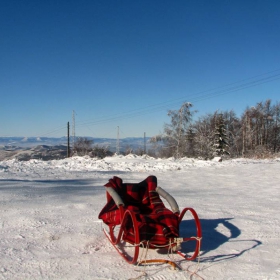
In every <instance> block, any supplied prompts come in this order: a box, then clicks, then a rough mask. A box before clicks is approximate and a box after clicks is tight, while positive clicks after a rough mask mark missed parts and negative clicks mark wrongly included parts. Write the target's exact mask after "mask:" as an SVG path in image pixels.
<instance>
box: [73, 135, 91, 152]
mask: <svg viewBox="0 0 280 280" xmlns="http://www.w3.org/2000/svg"><path fill="white" fill-rule="evenodd" d="M92 144H93V140H90V139H88V138H86V137H79V138H78V139H77V140H76V142H75V145H74V149H73V153H74V154H76V155H78V156H85V155H88V154H89V152H90V151H91V150H92Z"/></svg>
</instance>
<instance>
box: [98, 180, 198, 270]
mask: <svg viewBox="0 0 280 280" xmlns="http://www.w3.org/2000/svg"><path fill="white" fill-rule="evenodd" d="M105 187H106V195H107V204H106V205H105V206H104V208H103V209H102V211H101V212H100V214H99V218H100V219H102V220H103V222H104V223H105V224H106V225H107V226H108V229H107V230H106V229H105V227H104V228H103V230H104V233H105V235H106V236H107V238H108V239H109V241H110V242H111V244H112V245H113V246H114V247H115V249H116V250H117V252H118V253H119V254H120V255H121V256H122V257H123V258H124V259H125V260H126V261H127V262H128V263H130V264H140V265H145V264H150V263H159V262H160V263H169V264H170V265H171V266H172V267H173V268H176V266H177V265H176V264H175V263H174V262H173V261H170V260H166V259H147V258H146V255H145V256H144V258H143V256H139V255H140V249H142V250H144V251H145V250H146V251H148V249H166V250H168V252H172V253H176V254H178V255H180V256H181V257H182V258H184V259H185V260H187V261H193V260H195V259H196V258H197V257H198V256H199V252H200V248H201V239H202V232H201V225H200V221H199V218H198V215H197V213H196V211H195V210H194V209H193V208H184V209H183V210H182V211H181V212H180V210H179V207H178V204H177V202H176V201H175V199H174V198H173V197H172V196H171V195H170V194H169V193H167V192H166V191H164V190H163V189H162V188H160V187H158V186H157V178H156V177H155V176H149V177H148V178H146V179H145V180H144V181H142V182H140V183H138V184H123V183H122V179H120V178H118V177H114V178H112V179H110V180H109V182H108V183H107V184H106V185H105ZM160 197H163V198H165V199H166V200H167V202H168V203H169V205H170V208H171V209H172V211H171V210H169V209H168V208H166V207H165V205H164V204H163V202H162V200H161V198H160ZM186 214H190V215H189V216H191V218H192V223H193V224H194V225H195V232H192V234H191V235H189V236H188V235H187V234H186V235H185V233H184V232H185V231H186V230H187V228H185V226H186V225H182V221H184V217H185V215H186ZM188 222H189V221H188ZM180 226H183V227H184V228H183V230H182V231H183V233H181V234H180ZM181 235H182V236H181ZM189 243H192V245H193V246H192V247H194V248H192V249H191V253H186V252H185V251H186V250H187V249H186V248H188V246H187V245H188V244H189Z"/></svg>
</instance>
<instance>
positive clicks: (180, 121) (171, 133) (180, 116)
mask: <svg viewBox="0 0 280 280" xmlns="http://www.w3.org/2000/svg"><path fill="white" fill-rule="evenodd" d="M191 107H192V104H191V103H189V102H185V103H183V104H182V106H181V108H180V109H179V110H170V111H168V114H167V115H168V116H169V117H170V118H171V123H170V124H165V126H164V135H163V137H162V138H161V139H163V140H164V141H165V148H168V150H169V151H170V153H171V154H172V155H173V156H174V157H176V158H180V157H182V156H184V155H186V150H187V137H186V134H187V131H188V129H189V127H190V125H191V121H192V117H193V114H194V113H195V112H194V111H191V110H190V108H191Z"/></svg>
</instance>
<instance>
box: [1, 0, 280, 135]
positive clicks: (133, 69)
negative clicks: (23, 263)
mask: <svg viewBox="0 0 280 280" xmlns="http://www.w3.org/2000/svg"><path fill="white" fill-rule="evenodd" d="M279 14H280V1H278V0H271V1H258V0H254V1H251V0H246V1H244V0H242V1H241V0H235V1H225V0H220V1H217V0H212V1H209V0H205V1H199V0H197V1H194V0H193V1H190V0H189V1H187V0H184V1H180V0H179V1H171V0H170V1H165V0H141V1H140V0H139V1H137V0H135V1H131V0H120V1H118V0H108V1H106V0H99V1H95V0H79V1H78V0H76V1H71V0H67V1H66V0H65V1H64V0H60V1H57V0H48V1H37V0H26V1H21V0H9V1H4V0H2V1H0V26H1V27H0V36H1V44H0V97H1V102H0V104H1V105H0V120H1V121H0V136H2V137H5V136H38V137H40V136H41V137H42V136H45V137H60V136H65V135H66V133H67V131H66V126H67V122H68V121H69V122H70V124H72V112H73V110H74V111H75V133H76V135H77V136H92V137H113V138H115V137H116V135H117V126H119V127H120V137H130V136H143V133H144V132H146V135H147V136H153V135H156V134H158V133H160V132H162V131H163V125H164V123H166V122H168V121H169V119H168V117H167V111H168V110H170V109H172V110H173V109H178V108H179V107H180V106H181V104H182V103H183V102H185V101H188V102H192V103H193V106H194V107H193V109H195V110H198V113H197V114H196V115H197V116H199V115H205V114H206V113H213V112H214V111H216V110H231V109H232V110H234V111H235V112H236V113H237V115H240V114H241V113H242V112H243V111H244V109H245V108H246V107H247V106H253V105H255V104H256V103H257V102H259V101H265V100H266V99H268V98H270V99H272V101H273V102H276V101H280V63H279V62H280V51H279V50H280V19H279Z"/></svg>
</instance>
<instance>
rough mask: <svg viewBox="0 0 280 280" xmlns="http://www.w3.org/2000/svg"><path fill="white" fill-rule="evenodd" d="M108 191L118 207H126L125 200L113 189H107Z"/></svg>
mask: <svg viewBox="0 0 280 280" xmlns="http://www.w3.org/2000/svg"><path fill="white" fill-rule="evenodd" d="M106 191H107V192H108V193H109V195H110V196H111V197H112V198H113V200H114V201H115V203H116V205H117V206H118V207H119V206H120V205H124V202H123V200H122V199H121V197H120V196H119V194H118V193H117V192H116V191H115V190H114V189H113V188H111V187H106Z"/></svg>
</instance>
